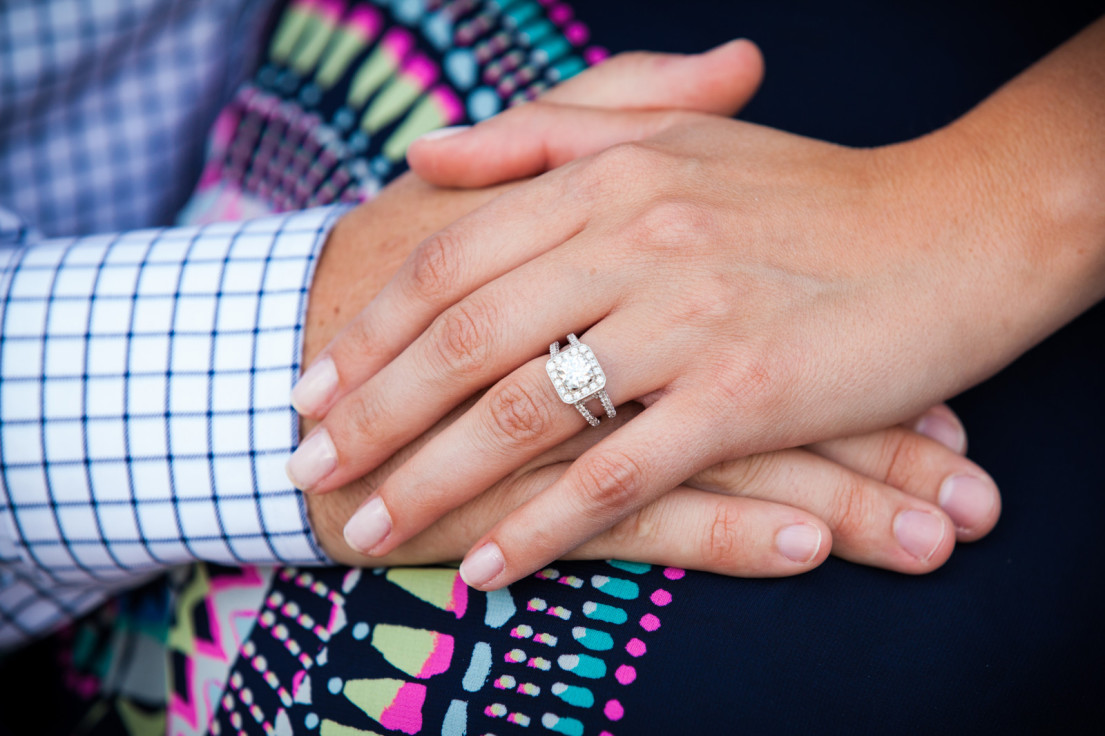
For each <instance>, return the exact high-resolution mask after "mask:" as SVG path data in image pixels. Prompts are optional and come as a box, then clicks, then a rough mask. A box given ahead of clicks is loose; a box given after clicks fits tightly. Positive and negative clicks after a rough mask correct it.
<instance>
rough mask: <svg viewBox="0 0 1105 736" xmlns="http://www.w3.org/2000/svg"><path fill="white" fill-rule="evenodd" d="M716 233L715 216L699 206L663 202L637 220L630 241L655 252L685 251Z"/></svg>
mask: <svg viewBox="0 0 1105 736" xmlns="http://www.w3.org/2000/svg"><path fill="white" fill-rule="evenodd" d="M712 229H713V215H711V214H710V213H709V212H707V211H706V209H705V208H704V207H702V206H700V205H697V204H694V203H692V202H687V201H684V200H677V199H661V200H660V201H658V202H654V203H653V204H652V205H650V206H649V207H648V208H647V209H646V210H645V211H644V213H643V214H642V215H641V216H640V217H638V218H637V219H636V220H635V221H634V224H633V226H632V228H631V230H630V238H631V239H632V240H633V241H634V242H635V243H636V244H637V245H639V246H643V247H647V248H649V249H652V250H665V251H667V250H680V251H682V250H685V249H686V248H687V247H688V246H691V245H693V244H695V243H696V242H698V241H699V240H701V239H702V238H703V237H704V235H705V234H706V233H708V232H709V231H710V230H712Z"/></svg>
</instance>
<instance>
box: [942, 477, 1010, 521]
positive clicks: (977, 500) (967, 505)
mask: <svg viewBox="0 0 1105 736" xmlns="http://www.w3.org/2000/svg"><path fill="white" fill-rule="evenodd" d="M937 501H938V502H939V504H940V508H942V509H944V511H945V513H947V515H948V516H950V517H951V519H952V521H953V522H955V526H956V527H957V528H958V529H962V530H963V531H971V530H972V529H974V528H975V527H976V526H978V525H979V524H981V523H982V522H984V521H986V520H987V519H988V518H989V517H990V514H992V513H993V511H994V505H995V504H996V503H997V502H998V489H997V486H995V485H994V483H993V481H990V480H987V479H985V478H979V477H978V476H975V475H952V476H948V477H947V478H945V479H944V482H943V483H941V484H940V495H939V496H938V497H937Z"/></svg>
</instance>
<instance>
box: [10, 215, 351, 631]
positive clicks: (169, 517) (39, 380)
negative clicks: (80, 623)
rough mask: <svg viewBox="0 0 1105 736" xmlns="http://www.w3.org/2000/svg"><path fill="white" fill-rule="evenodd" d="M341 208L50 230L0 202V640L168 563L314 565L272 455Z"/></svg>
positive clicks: (287, 433) (293, 499)
mask: <svg viewBox="0 0 1105 736" xmlns="http://www.w3.org/2000/svg"><path fill="white" fill-rule="evenodd" d="M342 212H343V209H342V208H337V207H327V208H318V209H313V210H306V211H303V212H296V213H289V214H285V215H279V216H273V217H266V218H263V219H258V220H252V221H247V222H235V223H216V224H211V225H206V226H202V227H190V228H169V229H160V230H143V231H136V232H127V233H121V234H115V235H97V236H92V237H81V238H72V239H51V240H43V239H40V238H37V237H36V235H35V233H34V232H33V231H30V230H28V229H27V228H25V227H24V226H23V225H22V223H21V221H20V220H18V218H16V217H15V216H13V215H11V214H10V213H7V212H3V211H0V650H2V649H5V648H9V647H12V646H15V645H18V644H20V643H22V642H24V641H27V640H28V639H30V638H32V637H34V636H36V635H39V634H43V633H46V632H47V631H49V630H52V629H54V628H56V627H57V626H58V625H60V624H62V623H64V622H66V621H68V620H70V619H71V618H73V617H75V616H77V615H80V614H81V613H83V612H85V611H87V610H89V609H91V608H92V607H94V606H95V605H96V604H98V603H100V602H101V601H103V600H104V599H105V598H106V597H108V596H109V595H111V594H112V593H114V592H116V591H118V590H119V589H122V588H125V587H131V586H134V585H136V584H138V583H140V582H143V581H144V580H146V579H148V578H150V577H152V576H153V575H155V574H157V573H158V572H160V571H162V570H164V569H165V568H167V567H169V566H172V565H177V564H181V563H186V562H189V561H193V560H197V559H201V560H206V561H211V562H219V563H226V564H244V563H287V564H320V563H324V562H327V559H326V557H325V555H324V554H323V553H322V551H321V549H320V548H319V546H318V545H317V543H316V541H315V539H314V538H313V536H312V533H311V529H310V525H309V523H308V519H307V514H306V508H305V505H304V502H303V498H302V496H301V495H300V494H299V493H298V492H297V491H296V490H295V489H294V488H293V487H292V486H291V484H290V483H289V481H288V479H287V477H286V475H285V473H284V464H285V462H286V460H287V458H288V456H289V454H290V453H291V451H292V450H293V449H294V448H295V445H296V444H297V442H298V439H299V432H298V419H297V417H296V414H295V412H294V411H293V410H292V409H291V406H290V404H289V399H288V396H289V392H290V390H291V387H292V384H293V382H294V381H295V380H296V378H297V377H298V375H299V362H300V355H301V338H302V332H303V324H304V317H305V313H306V305H307V293H308V287H309V285H310V280H311V277H312V275H313V270H314V264H315V261H316V258H317V255H318V253H319V251H320V250H321V248H322V245H323V243H324V242H325V239H326V236H327V234H328V233H329V230H330V228H331V226H332V225H333V223H334V222H335V221H336V219H337V218H338V217H339V216H340V214H341V213H342Z"/></svg>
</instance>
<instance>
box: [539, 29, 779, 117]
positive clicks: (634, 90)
mask: <svg viewBox="0 0 1105 736" xmlns="http://www.w3.org/2000/svg"><path fill="white" fill-rule="evenodd" d="M763 76H764V62H763V56H762V55H761V54H760V49H759V48H758V47H757V46H756V44H754V43H752V42H751V41H749V40H748V39H743V38H742V39H738V40H736V41H730V42H728V43H725V44H722V45H721V46H718V47H716V48H713V49H711V50H709V51H706V52H705V53H701V54H691V55H683V54H660V53H652V52H646V51H636V52H630V53H625V54H618V55H617V56H615V57H612V58H610V59H608V60H606V61H604V62H603V63H601V64H599V65H597V66H595V67H592V68H591V69H588V70H587V71H585V72H583V73H581V74H578V75H576V76H574V77H572V78H571V79H569V80H568V81H566V82H564V83H563V84H560V85H557V86H556V87H553V88H552V89H551V90H549V91H548V92H546V93H545V94H543V95H542V96H541V98H540V99H542V100H544V101H546V102H555V103H557V104H560V105H582V106H591V107H604V108H611V109H621V110H659V109H671V108H674V109H680V110H694V111H696V112H705V113H713V114H715V115H734V114H736V113H737V111H738V110H740V109H741V108H742V107H744V105H745V104H746V103H747V102H748V100H749V99H751V98H752V95H753V94H755V92H756V89H757V88H759V86H760V82H761V81H762V80H763Z"/></svg>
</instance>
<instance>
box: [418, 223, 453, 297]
mask: <svg viewBox="0 0 1105 736" xmlns="http://www.w3.org/2000/svg"><path fill="white" fill-rule="evenodd" d="M461 253H463V248H462V244H461V242H460V240H459V239H458V238H457V237H456V235H455V234H453V233H452V232H450V231H449V230H448V229H445V230H441V231H439V232H437V233H434V234H433V235H431V236H430V237H428V238H426V239H425V240H423V241H422V243H421V244H420V245H419V246H418V248H416V249H415V251H414V253H413V254H412V255H411V270H410V280H409V283H410V287H411V289H412V290H413V292H414V295H415V296H416V297H417V298H419V299H424V300H426V301H429V302H431V303H434V304H437V303H440V302H442V301H443V300H446V299H447V298H448V296H449V295H450V294H452V293H453V292H454V290H455V289H456V288H457V285H458V283H459V279H458V277H459V274H460V266H461V261H460V258H461Z"/></svg>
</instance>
